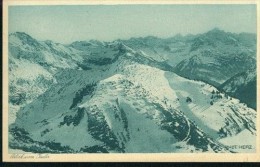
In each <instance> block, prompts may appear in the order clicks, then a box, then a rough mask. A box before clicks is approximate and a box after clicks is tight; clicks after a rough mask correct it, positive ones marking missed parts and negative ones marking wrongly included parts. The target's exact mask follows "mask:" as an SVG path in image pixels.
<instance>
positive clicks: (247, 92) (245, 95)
mask: <svg viewBox="0 0 260 167" xmlns="http://www.w3.org/2000/svg"><path fill="white" fill-rule="evenodd" d="M220 88H221V89H222V90H224V91H225V92H226V93H228V94H230V95H231V96H233V97H236V98H238V99H240V100H241V102H243V103H246V104H248V106H249V107H252V108H254V109H256V68H252V69H250V70H247V71H246V72H243V73H239V74H237V75H235V76H234V77H232V78H230V79H229V80H227V81H226V82H225V83H223V84H222V85H221V87H220Z"/></svg>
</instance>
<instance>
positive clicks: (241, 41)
mask: <svg viewBox="0 0 260 167" xmlns="http://www.w3.org/2000/svg"><path fill="white" fill-rule="evenodd" d="M255 44H256V37H255V36H253V35H251V34H232V33H226V32H224V31H221V30H218V29H214V30H212V31H209V32H207V33H205V34H202V35H199V36H197V37H195V38H194V39H193V40H192V42H191V46H190V53H189V54H190V55H191V57H190V58H188V59H185V60H183V61H181V62H180V63H179V64H178V65H177V66H176V67H175V72H176V73H177V74H179V75H181V76H184V77H187V78H190V79H195V80H202V81H205V82H207V83H210V84H212V85H214V86H219V85H220V84H222V83H224V82H225V81H226V80H228V79H229V78H231V77H232V76H234V75H236V74H238V73H241V72H244V71H246V70H248V69H250V68H251V67H252V66H255V65H256V60H255V59H256V45H255Z"/></svg>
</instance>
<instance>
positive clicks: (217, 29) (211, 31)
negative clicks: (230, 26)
mask: <svg viewBox="0 0 260 167" xmlns="http://www.w3.org/2000/svg"><path fill="white" fill-rule="evenodd" d="M210 33H211V34H213V33H214V34H215V33H225V31H224V30H221V29H219V28H218V27H215V28H213V29H212V30H210V31H208V32H207V34H210Z"/></svg>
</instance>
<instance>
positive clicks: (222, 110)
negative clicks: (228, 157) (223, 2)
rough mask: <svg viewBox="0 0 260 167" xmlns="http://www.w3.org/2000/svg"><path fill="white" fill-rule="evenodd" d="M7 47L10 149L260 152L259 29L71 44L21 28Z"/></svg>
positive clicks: (73, 151) (36, 150)
mask: <svg viewBox="0 0 260 167" xmlns="http://www.w3.org/2000/svg"><path fill="white" fill-rule="evenodd" d="M8 46H9V54H8V57H9V93H10V94H9V124H10V125H9V147H10V149H13V150H15V149H20V150H23V151H26V152H38V153H43V152H46V153H68V152H71V153H81V152H88V153H92V152H94V153H98V152H103V153H106V152H121V153H124V152H244V151H246V152H253V151H255V139H256V124H255V121H256V110H255V109H256V35H255V34H247V33H241V34H234V33H228V32H224V31H222V30H219V29H213V30H211V31H209V32H207V33H204V34H198V35H188V36H181V35H176V36H175V37H172V38H167V39H161V38H157V37H152V36H149V37H145V38H131V39H129V40H116V41H113V42H101V41H96V40H90V41H76V42H73V43H71V44H69V45H63V44H59V43H54V42H52V41H37V40H36V39H34V38H32V37H31V36H29V35H28V34H25V33H23V32H16V33H12V34H10V35H9V45H8ZM244 103H245V104H244ZM245 137H247V138H248V140H243V141H240V140H239V139H242V138H245ZM234 140H236V141H239V142H240V144H241V143H242V144H245V145H252V147H253V149H252V150H239V149H230V148H229V145H232V144H234V143H233V141H234Z"/></svg>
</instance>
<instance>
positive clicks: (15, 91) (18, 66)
mask: <svg viewBox="0 0 260 167" xmlns="http://www.w3.org/2000/svg"><path fill="white" fill-rule="evenodd" d="M8 47H9V52H8V57H9V92H10V96H9V102H10V103H9V105H10V106H9V110H11V112H10V116H11V117H10V121H9V123H12V122H13V121H14V119H15V113H16V112H17V111H18V110H19V108H20V107H23V106H24V105H26V104H28V103H30V102H31V101H33V100H34V99H35V98H37V97H38V96H39V95H40V94H42V93H43V92H45V91H46V90H47V89H48V88H49V87H50V86H51V85H52V84H54V83H56V82H57V81H56V78H55V76H54V75H55V74H56V73H57V72H58V71H60V70H63V69H66V68H72V69H75V68H77V62H80V61H81V57H79V56H78V51H77V50H75V49H73V48H69V47H65V46H63V45H61V44H56V43H53V42H51V41H44V42H38V41H37V40H35V39H33V38H32V37H31V36H29V35H27V34H25V33H22V32H17V33H12V34H10V35H9V42H8Z"/></svg>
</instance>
